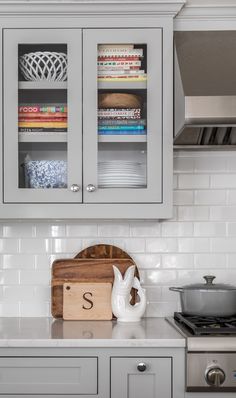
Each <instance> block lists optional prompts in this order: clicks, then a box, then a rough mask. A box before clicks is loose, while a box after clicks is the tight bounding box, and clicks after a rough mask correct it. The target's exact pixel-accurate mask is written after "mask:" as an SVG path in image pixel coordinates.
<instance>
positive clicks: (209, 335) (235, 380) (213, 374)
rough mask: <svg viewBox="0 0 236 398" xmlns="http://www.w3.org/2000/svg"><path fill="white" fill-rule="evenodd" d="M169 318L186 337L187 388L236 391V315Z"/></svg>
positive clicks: (194, 390) (178, 315)
mask: <svg viewBox="0 0 236 398" xmlns="http://www.w3.org/2000/svg"><path fill="white" fill-rule="evenodd" d="M167 320H168V322H169V323H171V325H172V326H173V327H175V329H177V330H178V331H179V332H180V333H181V334H182V335H183V336H184V337H185V338H186V342H187V353H186V391H193V392H196V391H199V392H201V391H204V392H220V391H222V392H223V391H224V392H236V317H232V318H219V317H196V316H189V315H184V314H183V313H179V312H177V313H175V314H174V317H171V318H167Z"/></svg>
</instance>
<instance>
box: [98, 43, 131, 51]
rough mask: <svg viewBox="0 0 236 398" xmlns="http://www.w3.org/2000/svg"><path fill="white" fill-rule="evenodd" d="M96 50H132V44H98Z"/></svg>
mask: <svg viewBox="0 0 236 398" xmlns="http://www.w3.org/2000/svg"><path fill="white" fill-rule="evenodd" d="M98 48H99V49H100V50H106V49H112V48H125V49H132V48H134V44H124V43H119V44H117V43H111V44H107V43H106V44H99V45H98Z"/></svg>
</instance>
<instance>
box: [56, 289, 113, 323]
mask: <svg viewBox="0 0 236 398" xmlns="http://www.w3.org/2000/svg"><path fill="white" fill-rule="evenodd" d="M111 289H112V285H111V283H64V286H63V319H65V320H81V321H85V320H97V321H108V320H111V319H112V309H111Z"/></svg>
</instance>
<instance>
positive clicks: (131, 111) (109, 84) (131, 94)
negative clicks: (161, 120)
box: [97, 43, 147, 188]
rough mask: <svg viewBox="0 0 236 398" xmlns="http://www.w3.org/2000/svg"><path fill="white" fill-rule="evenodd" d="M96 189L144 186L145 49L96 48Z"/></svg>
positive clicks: (123, 46)
mask: <svg viewBox="0 0 236 398" xmlns="http://www.w3.org/2000/svg"><path fill="white" fill-rule="evenodd" d="M97 79H98V185H99V188H145V187H147V171H146V170H147V167H146V165H147V45H146V44H130V43H120V44H109V43H108V44H98V48H97Z"/></svg>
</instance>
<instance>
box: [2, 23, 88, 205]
mask: <svg viewBox="0 0 236 398" xmlns="http://www.w3.org/2000/svg"><path fill="white" fill-rule="evenodd" d="M81 48H82V43H81V31H80V30H79V29H76V30H75V29H74V30H73V29H5V30H4V41H3V51H4V57H3V59H4V67H3V74H4V76H3V77H4V80H3V81H4V120H3V124H4V154H5V156H4V201H5V202H6V203H16V202H28V203H32V202H40V203H43V202H45V203H50V202H51V203H52V202H81V201H82V131H81V128H82V84H81V79H82V67H81V64H82V60H81V58H82V52H81Z"/></svg>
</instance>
